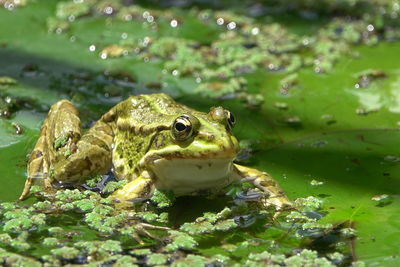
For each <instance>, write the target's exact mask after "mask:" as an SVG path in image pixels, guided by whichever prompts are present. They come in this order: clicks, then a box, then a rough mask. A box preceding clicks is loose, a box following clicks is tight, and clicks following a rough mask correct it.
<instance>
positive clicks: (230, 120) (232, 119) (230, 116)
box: [227, 111, 236, 129]
mask: <svg viewBox="0 0 400 267" xmlns="http://www.w3.org/2000/svg"><path fill="white" fill-rule="evenodd" d="M227 115H228V116H227V118H228V125H229V128H230V129H233V126H235V122H236V119H235V116H233V113H232V112H230V111H228V114H227Z"/></svg>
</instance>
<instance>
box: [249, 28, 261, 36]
mask: <svg viewBox="0 0 400 267" xmlns="http://www.w3.org/2000/svg"><path fill="white" fill-rule="evenodd" d="M259 33H260V29H259V28H258V27H254V28H253V29H251V34H252V35H257V34H259Z"/></svg>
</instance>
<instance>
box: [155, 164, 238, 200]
mask: <svg viewBox="0 0 400 267" xmlns="http://www.w3.org/2000/svg"><path fill="white" fill-rule="evenodd" d="M152 167H153V168H152V170H153V172H154V174H155V176H156V177H157V178H156V187H157V188H158V189H162V190H172V191H174V193H175V194H176V195H178V196H179V195H188V194H190V193H193V192H196V191H200V190H207V189H218V188H222V187H224V186H226V185H228V184H229V183H230V182H231V179H232V172H233V168H234V166H233V163H232V159H157V160H155V161H154V162H153V164H152Z"/></svg>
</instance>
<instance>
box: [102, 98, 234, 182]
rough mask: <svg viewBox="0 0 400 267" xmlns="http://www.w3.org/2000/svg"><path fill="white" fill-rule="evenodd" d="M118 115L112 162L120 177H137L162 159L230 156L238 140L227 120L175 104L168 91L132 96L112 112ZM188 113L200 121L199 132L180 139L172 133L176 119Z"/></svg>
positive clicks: (232, 157) (232, 156)
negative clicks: (215, 118) (214, 118)
mask: <svg viewBox="0 0 400 267" xmlns="http://www.w3.org/2000/svg"><path fill="white" fill-rule="evenodd" d="M113 114H115V115H116V116H117V118H116V119H115V126H114V133H115V137H114V149H113V156H112V158H113V165H114V168H115V169H114V170H115V172H116V174H117V177H130V178H129V179H132V178H134V177H137V176H138V175H139V174H140V173H141V171H143V169H146V168H147V167H148V165H150V164H151V163H152V162H153V161H154V160H156V159H160V158H168V159H173V158H183V159H196V158H198V159H199V160H200V159H204V158H230V159H232V160H233V159H234V157H235V155H236V153H237V151H238V148H239V146H238V142H237V140H236V138H235V137H234V136H233V135H232V133H231V131H230V130H229V127H228V122H227V120H226V119H225V120H222V121H218V120H213V119H212V118H211V116H210V115H209V113H203V112H199V111H196V110H194V109H191V108H188V107H187V106H184V105H181V104H178V103H176V102H175V101H174V100H173V99H172V98H170V97H169V96H167V95H165V94H154V95H141V96H133V97H130V98H128V99H127V100H125V101H123V102H121V103H120V104H118V105H117V106H116V107H115V108H113V109H112V110H111V111H110V114H108V115H113ZM183 114H189V115H192V116H194V117H196V118H197V119H198V120H199V121H200V127H199V129H198V132H197V134H195V135H194V136H193V138H190V139H189V140H187V141H183V142H182V141H177V140H175V139H174V138H173V136H172V134H171V127H172V124H173V122H174V120H175V119H176V118H177V117H178V116H181V115H183Z"/></svg>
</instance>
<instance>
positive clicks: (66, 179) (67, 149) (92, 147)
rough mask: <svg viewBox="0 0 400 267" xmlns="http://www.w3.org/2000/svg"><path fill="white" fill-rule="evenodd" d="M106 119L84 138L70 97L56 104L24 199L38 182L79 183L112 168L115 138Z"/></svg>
mask: <svg viewBox="0 0 400 267" xmlns="http://www.w3.org/2000/svg"><path fill="white" fill-rule="evenodd" d="M106 114H108V113H106ZM106 119H107V118H106V117H104V116H103V117H102V118H101V119H100V120H99V121H97V122H96V123H95V124H94V125H93V126H92V127H91V128H90V129H89V130H88V131H87V132H86V133H85V134H84V135H82V137H81V130H80V119H79V117H78V111H77V110H76V108H75V107H74V106H73V105H72V104H71V103H70V102H69V101H67V100H61V101H59V102H58V103H56V104H54V105H53V106H52V107H51V109H50V111H49V114H48V116H47V118H46V120H45V122H44V124H43V126H42V129H41V131H40V137H39V140H38V142H37V144H36V146H35V149H34V151H33V152H32V154H31V158H30V160H29V163H28V178H27V181H26V184H25V188H24V190H23V193H22V194H21V196H20V199H21V200H22V199H24V198H25V197H26V196H27V195H28V194H29V191H30V188H31V186H32V185H34V184H37V185H40V186H43V187H45V188H51V187H52V186H54V185H59V184H61V185H65V184H70V185H76V184H80V183H82V182H84V181H85V179H88V178H89V177H90V176H93V175H96V174H104V173H106V172H107V171H109V170H110V169H111V165H112V163H111V150H112V148H111V147H112V141H113V138H114V137H113V130H112V127H111V126H110V123H111V122H110V121H109V120H110V119H109V118H108V121H106ZM37 177H42V178H43V179H36V178H37Z"/></svg>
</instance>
